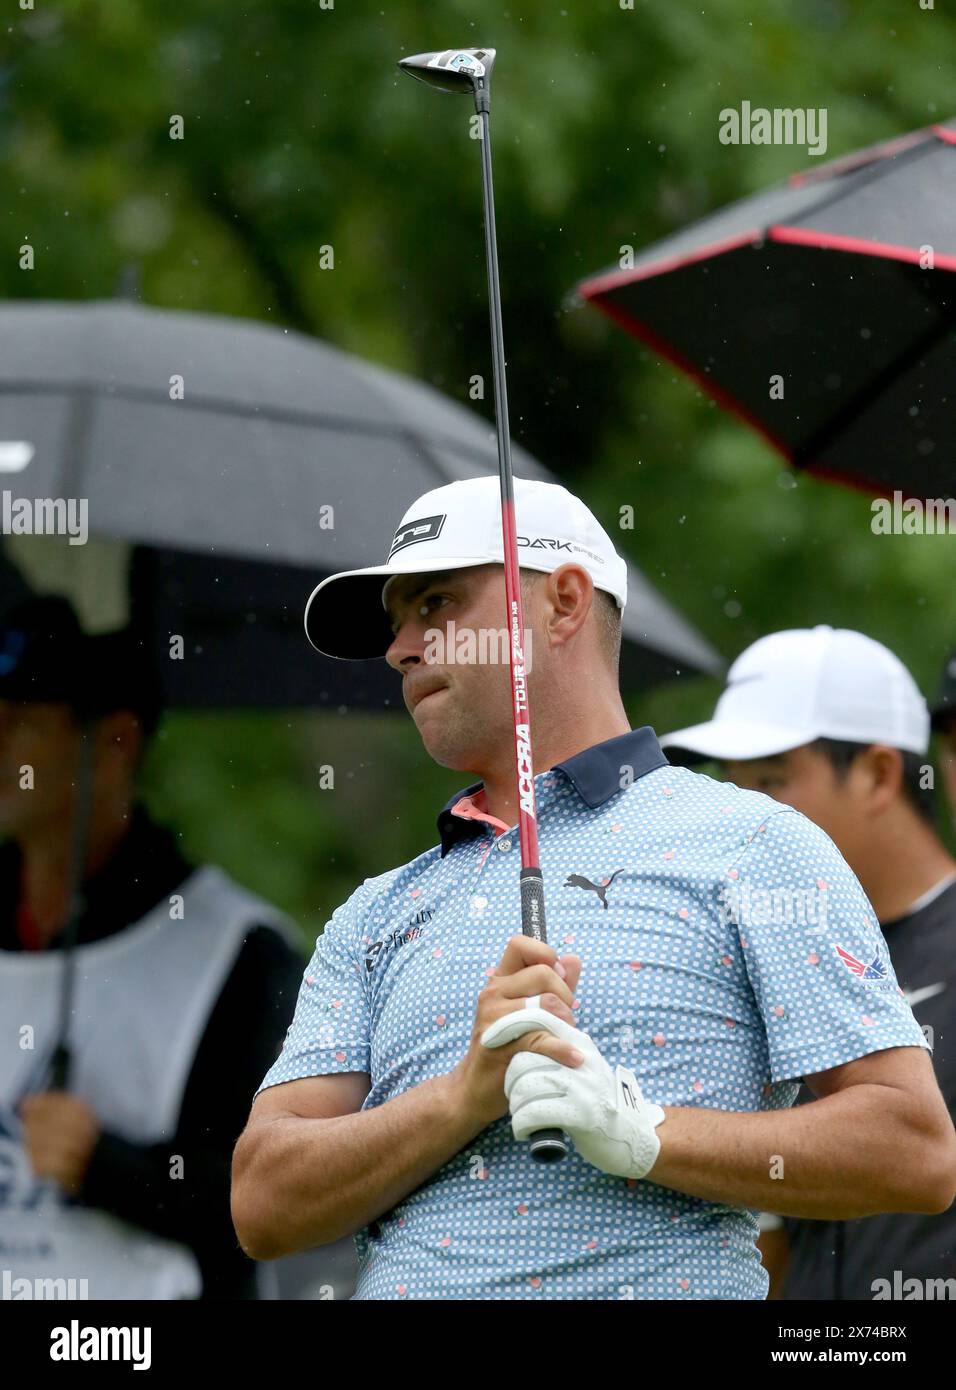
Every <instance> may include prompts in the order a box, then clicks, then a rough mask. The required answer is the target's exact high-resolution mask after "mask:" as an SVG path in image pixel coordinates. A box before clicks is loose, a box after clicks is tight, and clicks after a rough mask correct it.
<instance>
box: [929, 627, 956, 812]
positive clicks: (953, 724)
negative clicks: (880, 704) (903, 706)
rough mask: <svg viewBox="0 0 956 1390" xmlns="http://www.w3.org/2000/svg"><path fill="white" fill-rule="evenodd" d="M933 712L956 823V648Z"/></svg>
mask: <svg viewBox="0 0 956 1390" xmlns="http://www.w3.org/2000/svg"><path fill="white" fill-rule="evenodd" d="M932 714H933V728H934V729H935V730H936V732H937V734H938V735H939V747H940V755H939V762H940V768H941V771H942V773H943V781H944V782H945V784H946V796H947V799H948V801H949V813H950V816H951V817H952V821H953V825H954V827H956V651H954V652H952V653H951V654H950V657H949V659H948V660H947V662H946V665H945V666H944V667H943V674H942V675H941V677H940V681H939V689H938V690H937V692H936V699H935V700H934V702H933V709H932Z"/></svg>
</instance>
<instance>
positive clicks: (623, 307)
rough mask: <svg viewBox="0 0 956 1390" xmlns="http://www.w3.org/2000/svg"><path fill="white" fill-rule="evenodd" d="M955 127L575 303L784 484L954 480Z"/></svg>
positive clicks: (879, 149)
mask: <svg viewBox="0 0 956 1390" xmlns="http://www.w3.org/2000/svg"><path fill="white" fill-rule="evenodd" d="M954 271H956V120H952V121H948V122H946V123H945V124H944V125H934V126H930V127H927V128H926V129H923V130H917V131H914V132H913V133H912V134H910V135H905V136H902V137H900V138H899V139H896V140H892V141H889V142H887V143H884V144H880V145H876V146H873V147H871V148H870V149H867V150H863V151H860V152H858V153H856V154H853V155H849V156H847V157H845V158H843V159H838V160H835V161H832V162H831V163H829V164H826V165H824V166H823V167H821V168H819V169H811V170H810V171H808V172H807V173H803V174H796V175H794V176H793V177H792V178H791V179H790V180H789V181H788V182H787V183H786V184H784V185H782V186H779V187H777V188H774V189H771V190H770V191H769V192H764V193H758V194H755V195H753V196H751V197H748V198H745V199H743V200H742V201H741V202H738V203H734V204H732V205H731V206H730V207H728V208H725V209H723V210H722V211H721V212H718V213H716V214H714V215H713V216H711V217H707V218H705V219H704V220H703V221H701V222H697V223H695V224H694V226H692V227H689V228H687V229H686V230H684V231H681V232H678V233H676V234H675V235H674V236H670V237H667V238H666V239H665V240H664V241H659V242H657V243H656V244H655V245H654V246H651V247H649V248H648V249H646V250H645V251H643V252H640V253H639V254H638V255H637V256H636V257H635V259H634V264H633V265H632V266H630V267H629V268H627V269H623V270H622V269H613V270H608V271H605V272H603V273H602V274H600V275H595V276H592V277H590V278H589V279H587V280H585V281H584V282H583V283H582V284H581V285H579V286H578V293H579V294H580V295H581V297H582V298H584V299H585V300H588V301H590V302H591V303H592V304H594V305H596V307H597V308H599V309H601V310H603V312H604V313H606V314H608V315H609V316H610V317H611V318H612V319H614V320H615V321H616V322H617V323H619V324H621V325H622V327H624V328H626V329H627V330H628V331H629V332H631V333H633V334H635V336H637V337H638V338H641V339H642V340H643V341H644V342H646V343H647V344H648V345H649V346H650V347H652V348H653V349H654V350H655V351H656V352H658V353H660V354H661V355H662V356H664V357H666V358H668V359H669V360H670V361H672V362H674V363H675V365H677V366H678V367H680V368H681V369H682V370H683V371H685V372H686V373H687V374H688V375H689V376H691V377H693V378H694V380H695V381H697V382H698V383H699V385H700V386H701V388H702V389H703V390H705V391H706V392H708V393H709V394H710V395H711V396H713V397H714V399H715V400H716V401H717V402H718V403H719V404H720V405H723V406H725V407H726V408H727V409H729V410H732V411H734V412H736V413H737V414H738V415H740V416H741V417H742V418H743V419H744V420H746V421H747V422H748V423H749V424H750V425H752V426H753V427H754V428H755V429H757V430H759V431H760V433H761V434H762V435H764V436H765V437H766V438H767V439H768V440H769V441H770V443H771V444H773V445H774V447H775V448H777V449H779V451H780V452H781V453H782V454H783V455H784V456H785V457H786V458H787V459H789V460H790V462H791V463H792V464H793V465H794V466H795V467H797V468H803V469H807V470H809V471H811V472H813V473H816V474H819V475H821V476H825V477H830V478H836V479H838V480H839V481H841V482H844V483H848V484H851V485H853V486H858V487H864V488H867V489H868V490H870V491H873V492H878V493H889V492H892V491H893V490H894V489H904V490H906V491H908V492H909V493H910V494H914V495H919V496H923V497H929V496H936V495H939V494H940V491H941V490H942V491H944V492H945V491H952V489H953V484H954V479H956V462H954V446H956V409H954V405H956V279H954V278H951V277H952V276H953V272H954Z"/></svg>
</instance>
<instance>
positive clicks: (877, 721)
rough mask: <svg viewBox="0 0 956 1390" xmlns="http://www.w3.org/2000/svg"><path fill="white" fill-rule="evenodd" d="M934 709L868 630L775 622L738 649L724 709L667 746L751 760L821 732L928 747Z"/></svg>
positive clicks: (666, 740) (670, 737)
mask: <svg viewBox="0 0 956 1390" xmlns="http://www.w3.org/2000/svg"><path fill="white" fill-rule="evenodd" d="M929 736H930V716H929V709H928V708H927V705H926V701H925V700H924V698H923V696H922V695H921V694H920V691H919V687H918V686H917V684H916V682H915V681H914V680H913V677H912V676H911V675H910V673H909V671H907V669H906V667H905V666H904V665H903V663H902V661H900V659H899V657H897V656H894V655H893V653H892V652H891V651H890V650H889V648H888V647H884V646H883V645H882V643H880V642H875V641H874V640H873V638H872V637H867V636H865V635H864V633H862V632H853V631H850V630H849V629H847V628H832V627H823V626H821V627H814V628H796V629H792V630H790V631H787V632H773V633H771V634H770V635H769V636H768V637H761V638H760V640H759V641H757V642H754V644H753V645H752V646H750V647H748V648H747V650H746V651H744V652H742V653H741V654H740V656H738V658H737V660H736V661H735V662H734V664H733V666H731V668H730V670H729V671H728V673H727V684H726V687H725V689H724V693H723V694H722V695H721V697H720V699H719V700H718V702H717V708H716V709H715V710H714V717H713V718H712V719H710V720H708V721H707V723H705V724H695V725H693V726H692V727H691V728H689V729H679V730H677V732H676V733H672V734H666V735H665V736H664V737H663V738H662V739H661V747H662V748H668V749H675V750H678V751H686V752H688V753H693V754H696V755H697V756H698V757H703V758H717V759H720V760H721V761H733V762H746V761H748V760H749V759H752V758H769V757H772V756H774V755H775V754H777V753H787V752H789V751H790V749H791V748H801V747H803V746H804V745H805V744H808V743H813V742H815V741H816V740H817V739H818V738H830V739H839V740H841V741H846V742H849V743H861V744H873V743H880V744H884V745H886V746H887V747H890V748H898V749H900V750H902V751H905V752H911V753H925V752H926V750H927V748H928V747H929Z"/></svg>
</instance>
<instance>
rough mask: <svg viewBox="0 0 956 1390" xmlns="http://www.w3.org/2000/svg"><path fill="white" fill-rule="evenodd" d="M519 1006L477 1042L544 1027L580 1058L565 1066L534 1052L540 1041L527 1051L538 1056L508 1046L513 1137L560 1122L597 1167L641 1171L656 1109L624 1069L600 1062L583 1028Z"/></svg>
mask: <svg viewBox="0 0 956 1390" xmlns="http://www.w3.org/2000/svg"><path fill="white" fill-rule="evenodd" d="M525 1013H526V1017H524V1018H522V1017H521V1015H519V1014H511V1015H504V1016H502V1017H501V1018H499V1019H498V1020H497V1021H496V1022H495V1023H493V1024H492V1025H491V1027H490V1028H488V1029H487V1030H486V1032H485V1034H484V1037H483V1039H482V1041H483V1042H484V1044H485V1046H486V1047H492V1048H493V1047H499V1046H503V1045H506V1044H509V1043H512V1042H513V1041H514V1040H515V1038H516V1035H517V1031H518V1030H519V1029H522V1028H534V1027H535V1026H537V1027H541V1026H545V1027H547V1028H548V1029H549V1031H551V1032H552V1033H553V1034H554V1035H555V1037H556V1038H562V1039H564V1040H565V1041H566V1042H567V1043H568V1045H569V1046H573V1047H576V1048H577V1050H578V1051H579V1052H581V1053H582V1054H583V1055H584V1061H583V1063H581V1064H580V1065H579V1066H577V1067H574V1068H571V1067H566V1066H562V1065H561V1063H560V1062H559V1061H554V1060H552V1055H550V1054H548V1055H540V1054H542V1053H543V1051H544V1050H543V1049H541V1048H538V1049H536V1050H535V1051H536V1053H537V1054H539V1055H535V1053H533V1052H530V1051H526V1050H522V1051H520V1052H517V1053H515V1055H514V1056H513V1057H512V1059H511V1061H510V1062H509V1063H508V1070H507V1072H506V1073H505V1094H506V1095H507V1097H508V1103H509V1106H510V1109H511V1128H512V1132H513V1134H514V1137H515V1138H516V1139H517V1140H519V1142H523V1141H524V1140H526V1139H529V1138H530V1137H531V1135H532V1134H534V1133H535V1131H536V1130H539V1129H563V1130H564V1131H565V1133H566V1134H567V1135H568V1136H569V1137H570V1138H571V1140H572V1141H573V1143H574V1147H575V1148H576V1149H577V1151H578V1153H579V1154H580V1155H581V1157H582V1158H583V1159H586V1160H587V1162H588V1163H593V1164H594V1167H595V1168H600V1169H601V1171H602V1172H603V1173H609V1174H610V1175H611V1176H612V1177H618V1178H645V1177H647V1175H648V1173H649V1172H650V1171H651V1169H652V1168H653V1166H654V1164H655V1163H656V1161H657V1155H658V1154H659V1153H660V1149H661V1141H660V1140H659V1139H658V1137H657V1134H656V1127H657V1126H658V1125H659V1124H660V1123H661V1122H662V1120H663V1119H664V1111H663V1110H662V1109H661V1107H660V1106H659V1105H651V1104H650V1103H649V1102H648V1101H646V1100H645V1099H644V1096H643V1095H642V1093H641V1088H640V1086H639V1085H638V1082H637V1078H636V1077H635V1075H634V1073H633V1072H632V1071H630V1070H629V1069H628V1068H627V1067H620V1066H619V1067H616V1068H614V1069H612V1068H611V1067H610V1066H609V1065H608V1063H607V1062H606V1061H605V1060H604V1058H603V1057H602V1056H601V1054H600V1052H599V1051H598V1049H597V1048H596V1047H595V1045H594V1043H593V1042H592V1041H591V1039H590V1038H589V1037H588V1035H587V1033H582V1032H581V1031H580V1029H577V1028H575V1027H573V1026H569V1025H568V1023H567V1022H565V1021H564V1020H563V1019H561V1018H551V1017H550V1016H549V1015H547V1014H544V1013H539V1011H538V1010H535V1009H529V1010H526V1011H525ZM525 1036H527V1034H526V1035H525ZM532 1036H535V1037H537V1036H538V1035H537V1034H536V1033H535V1034H533V1035H532ZM518 1041H520V1038H519V1039H518Z"/></svg>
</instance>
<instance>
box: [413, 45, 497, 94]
mask: <svg viewBox="0 0 956 1390" xmlns="http://www.w3.org/2000/svg"><path fill="white" fill-rule="evenodd" d="M494 61H495V50H494V49H493V48H446V49H445V50H444V52H442V53H415V54H413V55H412V56H411V57H409V58H402V59H401V61H400V62H399V64H398V66H399V67H400V68H401V69H402V71H403V72H407V73H408V74H409V76H410V77H417V78H418V80H419V82H424V83H426V84H427V85H428V86H429V87H437V88H438V90H439V91H440V92H455V93H456V94H458V95H462V96H467V95H469V94H470V93H472V92H474V90H475V88H476V85H477V83H478V81H479V79H484V81H483V84H482V85H484V86H486V87H487V85H488V79H489V78H490V77H491V69H492V66H493V65H494Z"/></svg>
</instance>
